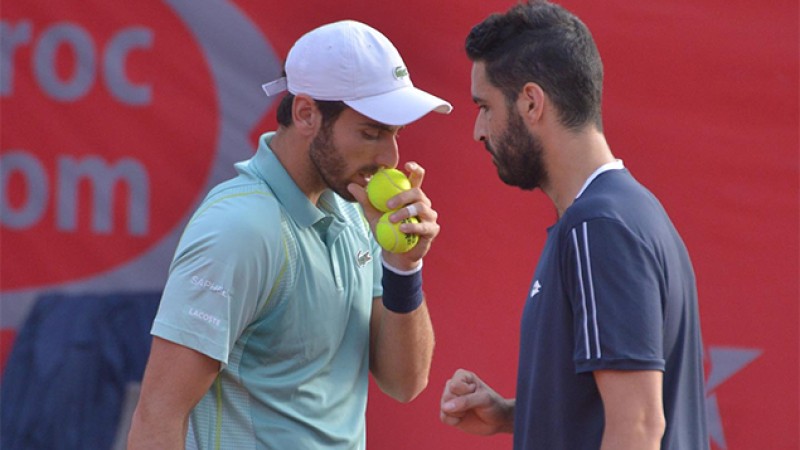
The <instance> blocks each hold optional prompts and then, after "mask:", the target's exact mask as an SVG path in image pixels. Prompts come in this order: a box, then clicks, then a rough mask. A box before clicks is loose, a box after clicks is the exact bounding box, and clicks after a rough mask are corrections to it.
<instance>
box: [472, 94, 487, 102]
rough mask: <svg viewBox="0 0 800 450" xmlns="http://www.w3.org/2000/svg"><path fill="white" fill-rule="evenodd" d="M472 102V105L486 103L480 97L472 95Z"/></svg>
mask: <svg viewBox="0 0 800 450" xmlns="http://www.w3.org/2000/svg"><path fill="white" fill-rule="evenodd" d="M472 102H473V103H486V101H485V100H484V99H482V98H480V97H476V96H474V95H473V96H472Z"/></svg>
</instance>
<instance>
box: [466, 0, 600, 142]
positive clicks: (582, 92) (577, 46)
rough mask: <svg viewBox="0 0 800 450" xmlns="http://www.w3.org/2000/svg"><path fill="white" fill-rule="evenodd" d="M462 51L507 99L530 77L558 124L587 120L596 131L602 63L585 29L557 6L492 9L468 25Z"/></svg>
mask: <svg viewBox="0 0 800 450" xmlns="http://www.w3.org/2000/svg"><path fill="white" fill-rule="evenodd" d="M466 51H467V56H468V57H469V58H470V60H472V61H473V62H483V63H484V64H485V67H486V73H487V76H488V79H489V81H490V83H491V84H492V85H494V86H495V87H497V88H498V89H500V90H501V91H502V92H503V95H504V96H505V98H506V101H507V102H509V103H513V102H514V101H516V99H517V98H518V96H519V93H520V92H521V90H522V87H523V86H524V85H525V83H528V82H534V83H536V84H538V85H539V86H540V87H541V88H542V90H543V91H544V92H545V93H546V94H547V96H548V97H549V98H550V100H551V101H552V102H553V103H554V104H555V105H556V107H557V108H558V113H559V119H560V121H561V123H562V124H563V125H564V126H566V127H568V128H570V129H573V130H577V129H580V128H582V127H583V126H585V125H587V124H589V123H593V124H594V125H595V126H597V128H598V129H600V130H601V131H602V129H603V128H602V114H601V101H602V94H603V63H602V61H601V60H600V54H599V52H598V51H597V46H596V45H595V42H594V39H593V38H592V34H591V33H590V32H589V29H588V28H587V27H586V25H584V24H583V22H581V21H580V19H578V18H577V17H575V15H573V14H572V13H570V12H569V11H567V10H566V9H564V8H562V7H561V6H559V5H555V4H552V3H549V2H547V1H544V0H532V1H529V2H527V3H520V4H517V5H515V6H513V7H512V8H511V9H509V10H508V11H507V12H505V13H503V14H499V13H498V14H492V15H490V16H489V17H487V18H486V19H485V20H484V21H483V22H481V23H479V24H477V25H475V26H474V27H473V28H472V30H471V31H470V33H469V35H468V36H467V39H466Z"/></svg>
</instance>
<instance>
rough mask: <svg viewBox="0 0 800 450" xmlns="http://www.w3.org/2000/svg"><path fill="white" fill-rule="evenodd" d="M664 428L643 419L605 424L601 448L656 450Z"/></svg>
mask: <svg viewBox="0 0 800 450" xmlns="http://www.w3.org/2000/svg"><path fill="white" fill-rule="evenodd" d="M663 434H664V428H663V426H662V425H660V424H658V423H648V422H646V421H645V420H644V419H643V420H642V421H640V422H638V423H628V424H617V425H608V424H607V425H606V427H605V430H604V431H603V442H602V445H601V446H600V449H601V450H612V449H613V450H628V449H630V450H658V449H659V448H661V438H662V437H663Z"/></svg>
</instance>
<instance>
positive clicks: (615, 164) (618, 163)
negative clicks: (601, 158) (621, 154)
mask: <svg viewBox="0 0 800 450" xmlns="http://www.w3.org/2000/svg"><path fill="white" fill-rule="evenodd" d="M624 168H625V165H624V164H623V163H622V160H621V159H615V160H614V161H611V162H609V163H605V164H603V165H602V166H600V167H598V168H597V170H595V171H594V172H593V173H592V174H591V175H589V178H587V179H586V182H585V183H583V187H582V188H581V190H580V191H578V195H576V196H575V198H576V199H577V198H578V197H580V196H581V194H583V191H585V190H586V188H588V187H589V185H590V184H592V181H594V179H595V178H597V177H598V176H599V175H600V174H601V173H603V172H608V171H609V170H620V169H624Z"/></svg>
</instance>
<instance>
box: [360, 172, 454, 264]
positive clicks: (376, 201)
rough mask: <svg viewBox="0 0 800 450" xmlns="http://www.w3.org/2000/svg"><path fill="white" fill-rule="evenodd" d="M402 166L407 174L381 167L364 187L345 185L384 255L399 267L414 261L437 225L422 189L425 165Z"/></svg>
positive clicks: (436, 229) (434, 233)
mask: <svg viewBox="0 0 800 450" xmlns="http://www.w3.org/2000/svg"><path fill="white" fill-rule="evenodd" d="M405 169H406V170H407V171H408V177H406V175H405V174H404V173H403V172H401V171H400V170H397V169H381V170H379V171H378V172H376V173H375V174H374V175H373V176H372V178H371V179H370V181H369V182H368V183H367V186H366V187H361V186H359V185H357V184H354V183H353V184H350V185H349V186H348V190H349V191H350V193H351V194H353V196H354V197H355V198H356V199H357V200H358V202H359V203H360V204H361V206H362V207H363V209H364V213H365V215H366V217H367V220H368V221H369V223H370V224H371V225H372V229H373V232H374V234H375V237H376V239H377V240H378V243H379V244H380V245H381V247H382V248H383V249H384V250H385V253H384V259H386V260H387V262H389V263H390V264H392V265H393V266H395V267H398V268H401V269H409V268H412V267H414V266H416V265H417V261H419V260H421V259H422V257H423V256H424V255H425V254H426V253H427V252H428V250H429V248H430V244H431V242H432V241H433V239H434V238H435V237H436V235H438V234H439V229H440V227H439V224H438V223H436V219H437V216H438V214H437V213H436V211H435V210H433V209H432V208H431V202H430V199H428V197H427V196H426V195H425V193H424V192H423V191H422V189H421V185H422V180H423V178H424V177H425V169H423V168H422V167H421V166H420V165H419V164H417V163H414V162H409V163H406V165H405ZM399 257H402V258H399ZM398 260H402V262H403V264H399V262H400V261H398ZM399 265H402V266H406V267H399Z"/></svg>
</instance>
